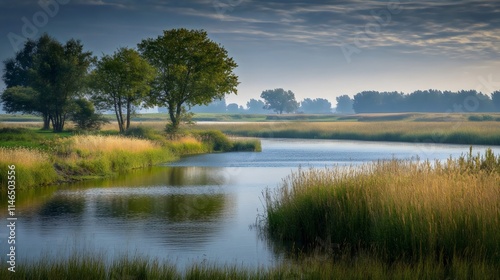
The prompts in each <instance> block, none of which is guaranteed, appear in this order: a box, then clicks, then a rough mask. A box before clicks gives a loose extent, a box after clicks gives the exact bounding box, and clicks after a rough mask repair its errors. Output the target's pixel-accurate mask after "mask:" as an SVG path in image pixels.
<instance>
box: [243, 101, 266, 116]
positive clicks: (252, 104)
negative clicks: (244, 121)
mask: <svg viewBox="0 0 500 280" xmlns="http://www.w3.org/2000/svg"><path fill="white" fill-rule="evenodd" d="M265 105H266V104H265V103H264V101H262V100H257V99H253V98H252V99H250V101H248V102H247V108H248V112H249V113H254V114H260V113H266V111H267V110H266V109H264V106H265Z"/></svg>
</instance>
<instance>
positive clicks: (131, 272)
mask: <svg viewBox="0 0 500 280" xmlns="http://www.w3.org/2000/svg"><path fill="white" fill-rule="evenodd" d="M498 275H500V268H499V267H498V266H496V265H495V264H494V263H491V262H486V261H475V262H469V261H464V260H460V259H455V260H453V261H452V262H451V263H450V264H449V265H444V264H442V263H438V262H434V261H432V260H431V259H422V260H419V261H417V262H416V263H413V264H408V263H406V262H401V261H397V262H395V263H393V264H387V263H385V262H383V261H381V260H380V259H376V258H373V257H371V256H367V255H360V256H358V257H357V258H354V259H351V258H345V259H340V260H332V259H324V258H320V257H309V258H303V259H301V260H296V261H294V260H291V261H284V262H282V263H280V264H277V265H275V266H273V267H268V268H263V267H260V268H248V267H244V266H243V265H231V264H226V265H217V264H211V263H206V262H203V263H194V264H192V265H190V266H187V267H186V268H185V269H184V270H179V269H178V268H176V266H175V265H173V264H171V263H169V262H163V263H162V262H159V261H158V260H155V259H150V258H147V257H127V256H124V257H119V258H118V259H116V260H114V261H112V262H111V263H109V262H106V259H105V257H104V256H103V255H87V254H82V255H73V256H71V257H69V258H68V259H64V260H53V259H43V260H39V261H35V262H32V263H23V262H19V263H17V265H16V272H15V273H12V272H9V271H8V270H7V267H6V263H5V262H2V263H1V264H0V279H5V280H15V279H30V280H31V279H33V280H39V279H40V280H42V279H58V280H65V279H68V280H69V279H71V280H73V279H82V280H86V279H103V280H106V279H110V280H111V279H138V280H139V279H232V280H234V279H245V280H246V279H314V280H316V279H363V280H364V279H481V280H484V279H498Z"/></svg>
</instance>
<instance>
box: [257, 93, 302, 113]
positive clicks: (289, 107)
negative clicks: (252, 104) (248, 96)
mask: <svg viewBox="0 0 500 280" xmlns="http://www.w3.org/2000/svg"><path fill="white" fill-rule="evenodd" d="M260 97H261V98H262V99H264V101H265V105H264V108H265V109H268V110H274V111H275V112H276V113H279V114H283V112H286V113H291V112H294V111H295V110H297V108H298V107H299V104H298V103H297V101H296V100H295V94H294V93H293V92H292V91H290V90H288V91H285V90H284V89H282V88H277V89H271V90H265V91H263V92H262V94H261V95H260Z"/></svg>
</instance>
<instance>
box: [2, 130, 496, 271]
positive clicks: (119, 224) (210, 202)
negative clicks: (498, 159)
mask: <svg viewBox="0 0 500 280" xmlns="http://www.w3.org/2000/svg"><path fill="white" fill-rule="evenodd" d="M262 147H263V151H262V152H261V153H225V154H207V155H200V156H191V157H186V158H183V159H182V160H180V161H179V162H175V163H173V164H168V165H163V166H156V167H154V168H151V169H148V170H141V171H134V172H130V173H129V174H126V175H123V176H121V177H118V178H114V179H110V180H101V181H92V182H85V183H79V184H75V185H71V186H65V187H52V188H44V189H43V190H37V191H34V190H32V191H26V192H18V196H19V197H18V201H17V208H18V209H17V215H18V222H17V255H18V260H22V259H24V260H26V259H36V258H47V257H54V256H59V257H64V256H67V255H68V254H71V253H72V252H74V251H77V252H82V251H85V252H88V253H90V254H93V253H103V254H105V255H106V256H107V257H108V258H110V259H112V258H113V257H114V256H118V255H119V256H122V255H124V254H128V255H129V256H133V255H143V256H149V257H154V258H159V259H168V260H170V261H172V262H174V263H176V264H178V265H179V266H180V267H182V266H183V265H185V264H190V263H192V262H201V261H208V262H216V263H237V264H244V265H246V266H257V265H261V266H266V265H270V264H272V263H273V262H275V261H276V259H277V255H276V253H274V252H273V250H272V248H271V247H270V245H269V244H268V243H267V242H266V241H265V240H262V239H261V238H259V236H258V232H257V231H256V230H255V229H252V228H251V225H252V224H254V223H255V221H256V218H257V217H258V215H261V214H262V213H263V205H262V191H263V190H265V189H266V188H267V187H269V188H275V187H276V186H277V185H278V184H279V182H280V181H281V179H282V178H284V177H286V176H287V175H288V174H290V173H291V172H292V171H293V170H296V169H297V168H298V167H299V166H302V167H324V166H331V165H333V164H340V165H345V164H359V163H363V162H368V161H374V160H378V159H391V158H393V157H394V158H398V159H411V158H413V159H415V158H416V157H417V156H418V157H419V158H421V159H446V158H448V157H449V156H450V155H451V156H458V155H460V154H462V153H466V152H467V151H468V146H460V145H428V144H401V143H385V142H357V141H329V140H262ZM476 149H477V150H476V151H484V149H485V147H476ZM495 152H497V153H500V148H499V147H497V148H495ZM19 176H22V175H21V174H20V175H19ZM2 208H4V209H6V206H5V203H4V202H2ZM4 212H5V211H2V212H1V214H0V215H1V216H0V218H1V219H2V220H3V221H4V223H6V222H5V218H6V216H5V213H4ZM0 236H3V237H6V236H8V233H7V230H6V227H5V226H2V227H1V228H0ZM6 241H7V239H6V238H2V239H0V246H1V249H2V254H1V256H2V261H3V260H4V258H5V257H4V256H5V255H6V254H7V251H6V250H7V244H6Z"/></svg>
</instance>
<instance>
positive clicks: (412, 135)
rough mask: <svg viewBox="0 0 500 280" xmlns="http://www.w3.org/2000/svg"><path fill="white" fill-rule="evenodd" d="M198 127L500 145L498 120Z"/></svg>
mask: <svg viewBox="0 0 500 280" xmlns="http://www.w3.org/2000/svg"><path fill="white" fill-rule="evenodd" d="M150 125H151V126H152V125H153V124H150ZM195 128H197V129H209V128H210V129H217V130H220V131H222V132H224V133H226V134H228V135H237V136H244V137H259V138H303V139H336V140H362V141H391V142H409V143H435V144H466V145H500V126H499V125H498V122H495V121H483V122H472V121H465V122H425V121H418V122H410V121H376V122H263V123H210V124H203V123H200V124H197V125H196V126H195Z"/></svg>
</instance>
